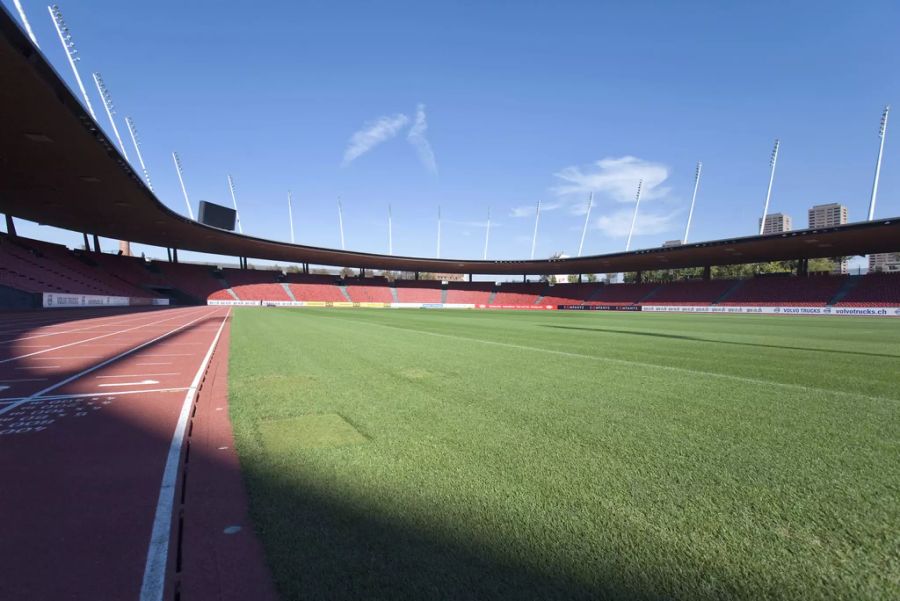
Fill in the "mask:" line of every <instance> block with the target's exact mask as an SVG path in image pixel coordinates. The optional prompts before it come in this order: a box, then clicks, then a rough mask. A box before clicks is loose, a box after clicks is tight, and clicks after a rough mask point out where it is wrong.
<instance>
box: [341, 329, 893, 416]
mask: <svg viewBox="0 0 900 601" xmlns="http://www.w3.org/2000/svg"><path fill="white" fill-rule="evenodd" d="M341 321H345V322H346V321H352V322H354V323H358V324H365V325H372V326H379V327H382V328H390V329H392V330H402V331H405V332H415V333H417V334H426V335H428V336H437V337H438V338H450V339H453V340H464V341H466V342H478V343H481V344H487V345H490V346H499V347H503V348H511V349H518V350H521V351H530V352H535V353H546V354H548V355H558V356H560V357H574V358H576V359H589V360H593V361H602V362H604V363H612V364H613V365H625V366H630V367H634V366H640V367H649V368H651V369H659V370H662V371H669V372H675V373H683V374H693V375H697V376H705V377H709V378H718V379H720V380H729V381H732V382H740V383H742V384H756V385H760V386H773V387H776V388H787V389H789V390H800V391H803V392H812V393H818V394H833V395H838V396H846V397H852V398H857V399H867V400H870V401H890V402H892V403H897V402H900V399H895V398H891V397H885V396H872V395H868V394H862V393H859V392H849V391H844V390H833V389H831V388H818V387H816V386H804V385H803V384H788V383H785V382H775V381H774V380H762V379H759V378H748V377H745V376H735V375H733V374H723V373H717V372H714V371H704V370H702V369H690V368H689V367H675V366H672V365H659V364H657V363H647V362H645V361H632V360H630V359H614V358H612V357H598V356H596V355H585V354H583V353H573V352H570V351H557V350H554V349H545V348H540V347H536V346H527V345H524V344H513V343H511V342H497V341H494V340H483V339H481V338H469V337H468V336H456V335H455V334H439V333H437V332H429V331H428V330H417V329H415V328H401V327H399V326H391V325H387V324H383V323H372V322H368V321H359V320H357V319H346V318H341Z"/></svg>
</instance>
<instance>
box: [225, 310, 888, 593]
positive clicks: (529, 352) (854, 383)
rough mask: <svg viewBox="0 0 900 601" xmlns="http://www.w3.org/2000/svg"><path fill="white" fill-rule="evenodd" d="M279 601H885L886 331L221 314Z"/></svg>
mask: <svg viewBox="0 0 900 601" xmlns="http://www.w3.org/2000/svg"><path fill="white" fill-rule="evenodd" d="M231 340H232V343H231V356H230V391H229V394H230V405H231V414H232V419H233V423H234V428H235V436H236V440H237V446H238V452H239V455H240V458H241V467H242V470H243V471H244V475H245V479H246V482H247V486H248V489H249V494H250V497H251V512H252V517H253V519H254V521H255V527H256V528H257V530H258V531H259V533H260V535H261V537H262V541H263V544H264V546H265V551H266V555H267V559H268V562H269V565H270V566H271V569H272V571H273V573H274V576H275V581H276V583H277V585H278V587H279V590H280V592H281V594H282V597H283V598H284V599H307V598H313V599H314V598H318V599H326V598H328V599H364V598H365V599H371V598H381V599H485V598H517V599H570V598H579V599H669V598H678V599H725V598H729V599H748V600H750V599H754V600H756V599H885V600H886V599H896V598H897V595H898V591H900V534H898V533H900V462H898V459H900V444H898V443H900V405H898V403H900V320H893V319H865V318H863V319H841V318H827V317H826V318H815V317H763V316H737V315H711V316H710V315H664V314H657V315H650V314H628V313H603V312H589V313H588V312H585V313H582V312H571V313H564V312H559V313H557V312H546V313H545V312H525V311H522V312H514V313H512V312H495V311H482V312H476V311H427V310H378V309H376V310H367V309H354V310H350V309H321V310H317V309H275V308H271V309H260V308H255V309H247V308H244V309H236V310H235V313H234V321H233V326H232V335H231Z"/></svg>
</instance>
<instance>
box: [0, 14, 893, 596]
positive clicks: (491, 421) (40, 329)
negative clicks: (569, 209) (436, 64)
mask: <svg viewBox="0 0 900 601" xmlns="http://www.w3.org/2000/svg"><path fill="white" fill-rule="evenodd" d="M23 4H24V8H23ZM66 9H67V7H66V6H65V5H63V6H62V7H60V6H52V7H50V8H49V17H48V16H47V15H46V14H43V12H42V11H44V8H43V7H42V6H34V5H33V4H32V3H27V2H25V3H21V2H18V1H16V2H15V6H14V7H11V6H5V5H4V6H3V8H2V9H0V74H2V78H3V81H2V84H3V85H2V86H0V111H2V114H3V116H4V118H3V119H2V120H0V213H3V215H4V217H5V219H4V224H5V231H4V232H2V233H0V466H2V470H0V478H2V481H0V515H2V516H3V519H2V521H0V558H2V561H0V599H17V600H24V599H140V600H141V601H162V600H177V601H192V600H195V599H203V600H206V599H285V600H287V599H622V600H631V599H884V600H887V599H896V598H897V595H898V591H900V561H898V557H900V539H898V534H897V533H898V532H900V468H898V462H897V457H898V445H900V435H898V433H900V387H898V382H900V353H898V349H900V217H881V216H879V215H881V212H880V211H879V205H878V204H876V201H877V200H880V199H879V197H878V189H879V178H885V180H886V181H887V178H889V177H891V175H892V172H891V168H892V169H893V170H894V172H895V171H896V167H891V165H896V164H897V163H896V161H894V163H890V162H889V160H888V159H889V154H888V153H887V152H886V150H885V139H886V137H887V124H888V116H889V108H885V109H884V112H883V114H882V121H881V126H880V130H879V131H878V138H877V140H873V144H872V145H873V151H874V150H877V163H876V166H875V177H874V183H873V185H872V190H871V195H870V198H869V199H868V204H867V209H868V218H867V219H862V220H857V221H850V220H849V219H848V218H847V215H846V213H847V211H846V207H843V206H842V205H839V204H833V205H831V204H829V205H816V206H813V207H811V208H810V209H809V227H807V228H802V229H793V228H792V227H790V222H789V219H787V225H785V221H786V217H785V215H783V214H781V213H773V212H771V211H770V197H771V196H772V191H773V182H774V181H775V173H776V165H777V161H778V155H779V149H780V142H779V141H777V140H776V142H775V146H774V150H773V153H772V155H771V157H770V162H769V168H770V171H769V172H768V173H769V179H768V192H767V195H766V197H765V209H764V210H763V213H762V217H761V218H759V220H758V222H757V223H754V224H753V228H751V229H752V230H753V231H752V232H751V231H747V232H745V233H744V234H742V235H729V236H724V235H723V236H719V237H711V238H710V239H707V240H701V241H695V240H694V238H695V237H696V236H693V237H692V236H690V235H689V232H690V231H691V230H690V228H691V216H693V215H694V214H695V212H694V207H695V203H696V202H699V201H698V200H697V199H698V190H702V189H701V188H700V182H701V175H702V174H703V168H704V166H703V165H702V164H701V163H698V164H697V166H696V169H695V170H694V171H693V180H691V182H690V184H691V185H692V186H693V187H692V188H688V190H689V191H692V192H693V194H690V193H688V194H686V197H685V198H690V204H689V207H690V209H689V213H688V216H687V222H686V229H685V230H684V235H683V236H680V238H679V239H678V240H675V241H672V242H667V243H665V244H663V245H654V246H647V247H644V248H640V247H636V248H637V249H636V250H632V248H631V247H632V235H633V234H635V233H636V232H635V224H636V223H637V224H639V223H641V221H640V220H641V216H640V215H641V214H640V210H641V209H642V208H643V207H642V206H641V198H642V194H644V198H645V201H646V202H651V201H653V200H654V195H656V196H655V198H656V199H657V200H658V199H659V197H660V195H662V194H663V192H661V190H663V187H662V185H661V184H660V185H658V187H656V188H653V187H652V186H651V182H649V181H648V180H647V179H639V180H638V181H636V182H635V181H632V180H631V179H629V180H628V181H627V182H626V184H627V186H630V188H628V190H629V192H628V194H629V195H632V194H633V195H634V197H633V198H631V199H629V203H628V204H627V205H626V207H627V213H628V215H627V219H626V223H625V225H626V226H628V225H629V224H630V228H627V227H626V229H627V242H626V243H625V245H624V250H621V249H620V250H614V251H610V252H602V253H593V254H591V253H590V252H588V253H583V252H582V250H583V248H584V246H585V237H586V235H587V234H588V233H589V232H593V231H594V229H593V228H594V226H593V225H592V224H593V223H594V222H592V221H591V212H592V210H593V209H595V207H596V206H599V202H598V205H595V204H594V203H595V200H594V198H595V196H594V194H595V191H594V190H590V196H589V197H585V198H583V199H581V200H580V201H579V202H582V203H583V202H584V201H585V200H586V201H587V202H586V206H585V208H584V210H582V211H580V212H573V213H572V214H573V215H577V218H578V220H579V221H578V224H577V227H575V226H568V225H567V226H566V228H567V229H561V230H560V231H561V232H563V234H562V235H565V236H567V237H568V239H570V240H571V241H572V242H571V244H572V246H577V247H578V252H577V254H576V253H572V254H573V255H574V256H567V255H565V254H564V253H554V254H553V256H551V257H550V258H543V259H542V258H535V255H536V252H535V247H536V244H537V241H538V239H539V238H538V236H539V232H540V231H542V230H540V225H541V223H542V222H541V219H542V216H544V218H547V217H546V216H547V215H548V214H550V217H551V218H552V213H550V212H551V211H552V210H553V208H552V207H551V206H550V205H551V203H545V204H544V205H543V209H542V204H541V203H537V205H536V207H535V212H534V213H533V214H532V213H528V215H527V218H528V219H529V220H530V219H531V218H532V216H533V218H534V221H533V231H532V230H531V227H532V226H531V223H532V222H531V221H529V222H528V224H529V225H528V228H527V229H528V230H529V231H528V235H527V236H524V237H523V240H524V244H526V245H527V244H528V243H530V244H531V254H530V256H529V257H528V258H525V255H527V253H525V252H523V253H521V254H520V255H517V254H510V255H509V256H510V257H512V258H497V259H491V258H488V257H489V246H488V245H489V241H490V235H491V232H492V230H491V228H492V219H491V213H490V209H488V219H487V222H486V223H485V224H484V225H485V230H484V232H483V233H482V231H481V229H480V227H481V222H478V224H477V227H476V226H471V227H470V226H468V225H467V226H465V227H466V228H469V229H475V230H476V234H477V236H476V237H477V240H474V241H465V243H466V244H468V245H469V246H472V247H473V248H476V249H477V251H478V254H479V255H480V258H474V259H473V258H444V257H443V256H442V255H444V254H446V253H445V252H443V251H442V246H441V245H442V238H441V236H442V232H443V234H444V236H445V239H444V244H450V243H460V242H459V241H458V240H453V241H449V242H448V240H447V238H446V236H448V235H452V234H448V232H449V231H450V230H448V229H447V228H449V226H450V222H449V220H445V221H443V222H442V221H441V216H440V215H441V213H440V208H439V209H438V221H437V236H436V241H435V242H436V249H437V252H435V253H434V256H430V255H428V256H426V255H425V254H424V253H419V254H411V255H409V256H407V255H404V254H395V253H394V252H393V250H394V236H393V232H394V229H392V228H394V222H393V221H392V219H393V215H394V214H396V213H397V212H398V211H397V210H396V209H397V207H396V206H395V207H394V209H395V210H394V212H393V213H392V212H391V205H388V221H387V224H388V236H389V238H388V240H389V242H388V252H386V253H385V252H373V251H372V248H373V247H372V246H366V247H365V248H361V249H360V250H353V246H352V245H351V247H350V248H346V246H347V245H345V243H344V233H345V232H344V225H345V222H344V218H345V215H346V214H347V213H345V205H342V204H341V201H340V200H338V205H337V206H338V211H339V213H338V217H339V219H340V240H341V244H340V248H332V247H330V246H328V245H319V244H304V243H295V241H294V239H295V232H294V225H295V218H296V222H297V223H302V224H303V225H304V226H305V227H307V230H309V229H313V228H314V225H313V224H311V218H308V217H304V219H306V221H304V220H301V219H300V218H299V217H298V215H299V213H297V212H296V206H295V205H293V204H291V203H292V197H291V196H290V195H289V196H288V205H287V211H286V212H285V214H284V215H283V217H287V219H288V220H289V228H290V242H286V241H280V240H278V239H276V237H275V236H273V235H252V234H250V233H247V234H245V233H243V229H242V223H241V219H240V217H241V213H240V212H239V211H238V196H237V194H236V191H237V188H236V187H235V183H234V181H233V180H232V177H231V176H230V175H229V176H228V179H227V183H228V187H229V192H230V195H229V196H228V199H230V201H231V202H230V203H229V202H227V201H224V202H222V201H221V199H220V202H207V201H200V202H199V204H197V205H196V218H195V213H194V211H195V205H194V203H192V202H191V200H190V198H189V194H188V187H187V186H186V182H185V179H184V175H185V172H184V169H183V165H182V163H181V161H180V158H179V156H178V155H177V154H175V153H172V158H173V162H174V166H175V170H174V171H173V174H177V181H178V182H179V187H178V188H177V189H178V191H179V193H183V197H184V200H185V203H186V205H185V207H184V208H186V211H187V213H188V214H182V213H181V212H180V209H181V208H182V207H180V206H179V209H178V210H176V209H175V208H174V207H173V206H169V205H168V204H166V202H164V201H163V200H162V195H161V194H160V192H159V188H158V186H159V182H158V181H157V182H156V183H157V188H156V190H155V189H154V185H153V183H152V180H151V178H150V171H149V169H148V166H147V165H146V164H145V161H144V157H143V156H142V154H141V148H142V143H146V142H142V141H140V140H139V139H138V137H137V136H136V130H135V129H134V124H133V121H131V120H130V118H129V117H126V118H125V119H124V120H119V119H118V116H117V113H116V110H115V108H114V107H113V105H112V101H111V99H110V97H109V91H108V89H107V88H106V86H105V83H104V81H103V79H102V77H101V76H100V74H99V73H97V72H93V73H92V75H93V83H94V84H95V87H96V93H94V91H93V90H92V91H91V92H90V94H89V93H88V91H87V89H86V88H85V85H84V82H83V81H82V77H84V76H85V73H87V72H85V73H80V72H79V68H81V69H84V68H85V66H84V65H82V64H81V63H80V61H78V56H77V52H76V51H75V48H74V42H73V41H72V38H73V34H72V33H71V32H70V31H69V29H68V27H67V26H66V22H65V21H64V20H63V17H62V12H61V10H66ZM29 19H31V22H29ZM38 19H42V20H44V21H47V22H46V23H42V25H41V27H42V29H40V30H39V29H38V28H37V27H35V28H34V30H33V29H32V25H33V24H36V23H37V20H38ZM73 27H74V25H73ZM40 31H49V32H52V33H53V35H54V36H55V35H57V34H58V39H56V38H54V37H51V36H49V35H48V36H41V35H40ZM76 33H77V32H76ZM39 43H40V45H39ZM51 47H52V48H53V52H63V54H60V55H59V56H60V57H64V58H62V61H64V62H60V61H59V60H56V61H53V62H52V63H51V60H50V59H49V58H48V56H50V54H49V53H50V50H49V49H50V48H51ZM60 49H62V50H60ZM66 58H67V59H68V60H67V61H66ZM70 73H71V77H70ZM73 78H74V79H73ZM73 81H74V82H76V83H77V85H74V86H73V85H72V83H71V82H73ZM85 82H86V83H88V84H90V83H91V81H89V80H88V79H87V78H86V77H85ZM88 88H90V85H88ZM273 94H275V93H274V92H273ZM91 98H93V99H94V100H93V102H94V105H95V106H94V105H92V104H91ZM101 107H102V108H101ZM417 110H418V111H419V114H418V115H417V117H416V121H414V122H413V125H412V128H411V129H410V130H409V131H410V133H409V135H408V139H409V142H410V144H412V145H413V147H414V148H415V149H416V150H417V151H420V155H419V156H420V157H422V156H424V157H425V159H428V157H429V156H430V155H429V154H428V153H431V149H430V146H427V142H424V145H425V146H427V147H428V153H426V154H425V155H422V154H421V150H422V148H423V140H424V129H425V127H424V109H422V108H421V107H420V108H419V109H417ZM402 117H403V118H404V119H403V120H401V119H399V118H398V119H397V120H396V121H397V122H398V123H400V122H401V121H402V123H403V126H404V127H405V126H406V125H408V124H409V123H410V122H412V121H413V120H412V119H409V118H407V117H406V116H405V115H403V116H402ZM420 118H421V124H422V126H421V127H420V128H419V129H418V130H417V129H416V127H417V124H418V123H420V121H419V119H420ZM117 120H118V121H117ZM117 122H118V124H119V126H123V125H124V127H125V128H126V129H127V132H128V133H129V134H130V140H131V141H132V145H130V146H129V145H128V144H126V143H123V137H122V136H121V135H120V131H119V129H117V125H116V124H117ZM160 128H162V126H160ZM123 131H124V130H123ZM151 132H152V130H151ZM153 133H156V132H152V133H151V134H150V135H148V136H147V137H150V136H152V135H153ZM126 138H128V137H126ZM354 139H356V138H354ZM352 140H353V139H352ZM352 140H351V141H352ZM876 142H877V144H878V146H877V148H876V147H875V143H876ZM888 150H890V149H888ZM348 152H349V151H348ZM350 156H351V158H350V159H349V160H348V158H347V155H345V162H347V163H349V162H350V161H352V160H355V158H356V157H355V156H352V155H350ZM425 159H423V161H424V162H425V164H426V167H427V166H428V161H427V160H425ZM430 160H431V161H432V163H433V161H434V157H433V156H430ZM883 161H884V165H885V169H884V171H883V172H882V164H883ZM171 165H172V163H170V166H171ZM706 168H708V166H707V167H706ZM866 169H869V164H868V163H867V167H866ZM161 170H162V169H161V168H160V171H161ZM345 172H346V169H345ZM392 176H393V175H392ZM154 177H156V179H157V180H159V179H162V178H161V177H157V171H154ZM173 177H174V176H173ZM348 177H349V176H348ZM173 181H174V180H173ZM635 184H636V186H635ZM633 188H634V192H631V190H632V189H633ZM596 193H597V195H598V197H599V194H600V192H599V188H598V190H597V191H596ZM894 194H895V195H896V192H895V193H894ZM701 198H702V196H701ZM242 200H243V199H242ZM180 202H181V201H180V198H179V199H178V203H179V204H180ZM229 204H230V205H231V206H229ZM888 206H890V207H893V206H894V205H888ZM448 208H449V207H448V206H447V205H445V206H444V209H445V214H446V211H447V210H448ZM542 210H543V211H544V213H542ZM245 211H246V208H245ZM735 211H736V209H735ZM250 215H252V213H251V212H250V211H246V213H245V214H244V217H245V221H246V218H247V217H248V216H250ZM679 215H680V214H679ZM494 216H495V221H493V225H494V227H496V228H501V225H500V224H499V223H498V221H497V220H496V218H497V213H495V214H494ZM283 217H279V219H281V220H282V221H283ZM595 218H596V215H595ZM581 219H583V225H582V224H581ZM754 219H755V218H754ZM757 226H758V230H759V231H758V232H757V231H755V230H756V227H757ZM366 227H367V228H368V229H373V228H376V226H375V225H367V226H366ZM377 227H380V226H377ZM428 227H430V225H429V226H428ZM442 227H443V228H444V229H443V230H442ZM461 227H462V226H461ZM507 227H508V226H507ZM680 227H681V225H679V228H680ZM41 228H53V229H52V230H49V229H41ZM248 229H249V228H248ZM409 229H415V230H416V231H415V234H414V235H416V236H419V235H421V237H422V239H423V240H426V242H427V244H428V245H432V244H433V240H434V233H433V232H432V231H431V230H430V229H429V230H428V232H427V233H426V232H421V231H420V230H422V229H424V226H423V227H419V226H418V225H417V226H416V227H415V228H408V230H407V231H409ZM745 229H746V228H745ZM569 230H571V231H569ZM47 231H52V232H57V231H59V232H67V234H59V237H53V236H56V234H53V235H52V236H51V235H49V234H48V236H49V237H50V239H43V238H41V237H39V234H41V233H42V232H47ZM260 231H262V230H260ZM301 231H303V230H301ZM400 231H402V230H400ZM459 231H462V230H459ZM718 231H728V230H727V228H722V229H721V230H718ZM410 235H413V234H410ZM465 235H468V230H466V234H465ZM482 235H483V252H482V251H481V244H482V242H481V240H482V238H481V237H482ZM66 236H68V237H66ZM73 236H74V239H75V240H76V242H75V243H73V242H72V240H73ZM579 237H580V238H579ZM457 238H459V240H464V236H463V234H459V235H458V236H457ZM300 239H301V240H305V238H304V237H303V236H300ZM643 239H645V238H642V240H643ZM110 241H116V242H118V244H116V245H115V247H113V248H110V247H109V245H110V244H111V242H110ZM578 242H580V244H578ZM617 243H618V242H617ZM620 246H621V245H620ZM430 247H431V248H434V246H430ZM139 248H140V249H143V250H141V251H137V250H136V249H139ZM452 248H456V247H452ZM589 248H591V247H589ZM145 253H158V254H154V256H150V257H148V256H146V255H145ZM179 253H180V254H181V256H179ZM471 254H472V253H470V255H471ZM209 257H214V258H213V259H209ZM515 257H521V258H515ZM857 257H867V259H864V261H866V262H867V265H868V269H867V272H866V273H864V274H863V273H862V272H861V270H860V269H857V270H856V273H853V269H852V268H848V266H847V261H848V260H849V259H852V258H857ZM857 261H859V260H857Z"/></svg>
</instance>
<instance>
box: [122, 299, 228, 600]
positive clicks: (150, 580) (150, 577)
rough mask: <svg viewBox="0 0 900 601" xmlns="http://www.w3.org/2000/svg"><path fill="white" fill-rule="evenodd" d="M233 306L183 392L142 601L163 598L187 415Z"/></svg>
mask: <svg viewBox="0 0 900 601" xmlns="http://www.w3.org/2000/svg"><path fill="white" fill-rule="evenodd" d="M230 315H231V309H228V312H227V313H226V314H225V317H224V318H223V319H222V325H220V326H219V331H218V332H216V336H215V338H213V341H212V343H211V344H210V345H209V349H208V350H207V351H206V356H205V357H203V362H202V363H201V364H200V368H199V369H198V370H197V374H196V375H195V376H194V381H193V382H191V387H190V388H188V391H187V394H185V395H184V402H183V403H182V405H181V413H180V415H179V416H178V424H177V425H176V426H175V433H174V434H173V436H172V444H171V445H170V446H169V455H168V458H167V459H166V468H165V470H164V471H163V477H162V482H161V483H160V486H159V500H158V501H157V503H156V515H155V516H154V518H153V531H152V532H151V534H150V545H149V548H148V549H147V563H146V565H145V566H144V580H143V582H142V583H141V596H140V601H162V598H163V593H164V592H165V587H166V564H167V563H168V557H169V545H170V538H171V531H172V512H173V510H174V502H175V487H176V484H177V480H178V467H179V464H180V463H181V448H182V446H183V445H184V433H185V430H186V429H187V421H188V416H189V415H190V412H191V404H192V401H193V400H194V397H195V396H196V394H197V388H198V387H199V386H200V380H201V378H202V377H203V374H204V373H205V372H206V368H207V367H208V366H209V362H210V359H212V355H213V351H215V350H216V345H217V344H218V343H219V338H220V337H221V336H222V330H223V329H225V324H226V323H228V317H229V316H230Z"/></svg>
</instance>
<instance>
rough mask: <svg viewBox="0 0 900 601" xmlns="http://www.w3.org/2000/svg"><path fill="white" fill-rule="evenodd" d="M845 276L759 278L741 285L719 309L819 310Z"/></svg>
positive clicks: (837, 288)
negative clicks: (788, 307)
mask: <svg viewBox="0 0 900 601" xmlns="http://www.w3.org/2000/svg"><path fill="white" fill-rule="evenodd" d="M846 279H847V276H832V275H823V276H811V277H795V276H763V277H756V278H753V279H750V280H747V281H745V282H744V283H743V284H741V286H740V287H739V288H738V289H737V290H735V291H734V293H733V294H732V295H731V296H729V297H728V298H727V299H726V300H725V301H723V302H722V303H720V304H722V305H763V306H766V305H772V306H774V305H794V306H798V307H820V306H823V305H825V304H827V303H828V301H830V300H831V299H832V298H833V297H834V295H835V294H837V292H838V290H840V289H841V286H843V285H844V282H845V281H846Z"/></svg>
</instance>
